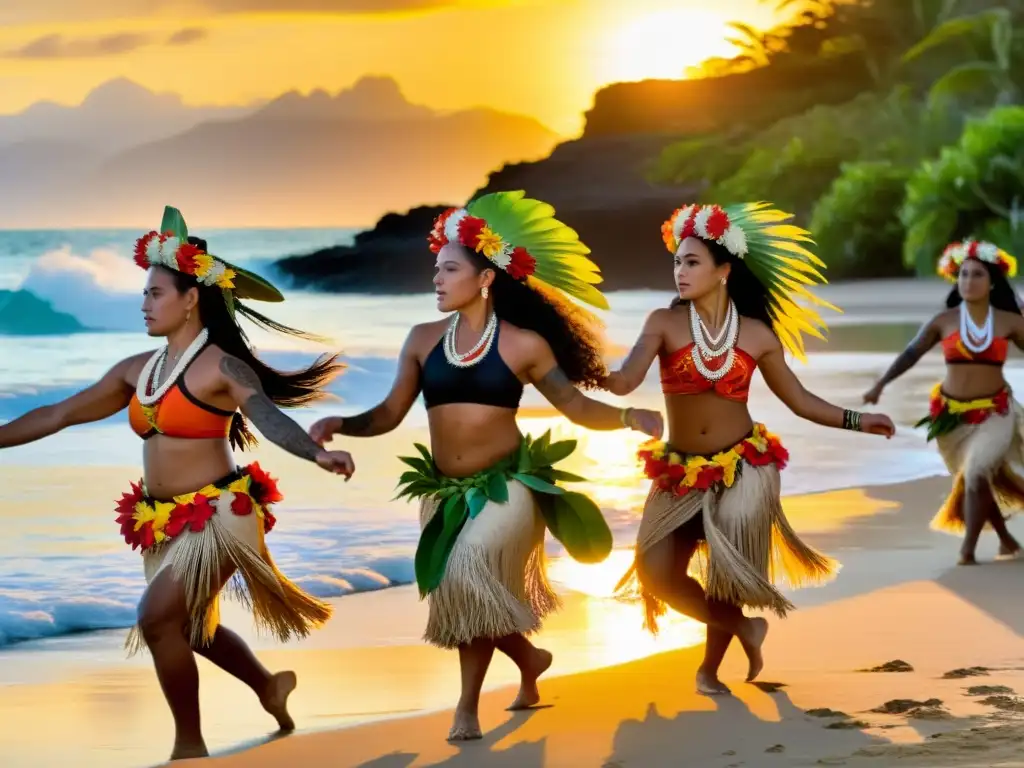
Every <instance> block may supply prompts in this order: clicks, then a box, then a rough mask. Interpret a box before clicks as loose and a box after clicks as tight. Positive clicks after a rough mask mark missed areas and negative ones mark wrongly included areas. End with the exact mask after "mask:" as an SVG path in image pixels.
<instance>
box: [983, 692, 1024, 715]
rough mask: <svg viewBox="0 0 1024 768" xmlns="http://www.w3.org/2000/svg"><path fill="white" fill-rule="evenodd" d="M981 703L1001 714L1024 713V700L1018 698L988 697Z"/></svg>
mask: <svg viewBox="0 0 1024 768" xmlns="http://www.w3.org/2000/svg"><path fill="white" fill-rule="evenodd" d="M981 703H982V704H985V705H987V706H989V707H995V708H996V709H1000V710H1002V711H1003V712H1024V699H1022V698H1020V697H1019V696H989V697H988V698H986V699H982V700H981Z"/></svg>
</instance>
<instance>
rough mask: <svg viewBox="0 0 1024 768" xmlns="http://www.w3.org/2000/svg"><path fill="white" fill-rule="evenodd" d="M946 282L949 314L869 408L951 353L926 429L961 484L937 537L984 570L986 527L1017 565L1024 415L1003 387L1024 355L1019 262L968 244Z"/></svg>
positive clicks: (907, 353) (926, 331)
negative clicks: (955, 544)
mask: <svg viewBox="0 0 1024 768" xmlns="http://www.w3.org/2000/svg"><path fill="white" fill-rule="evenodd" d="M938 272H939V274H940V275H941V276H943V277H945V278H946V279H947V280H949V281H950V282H953V283H955V285H954V286H953V289H952V290H951V291H950V293H949V295H948V296H947V297H946V309H945V310H944V311H942V312H940V313H939V314H937V315H935V317H933V318H932V319H931V320H929V321H928V322H927V323H925V324H924V325H923V326H922V327H921V330H920V331H919V332H918V334H917V336H915V337H914V339H913V340H912V341H911V342H910V344H909V345H908V346H907V348H906V349H905V350H904V351H903V352H902V353H901V354H900V355H899V357H897V358H896V360H895V361H894V362H893V364H892V365H891V366H890V367H889V370H888V371H886V372H885V375H883V376H882V378H881V379H879V380H878V382H877V383H876V384H875V385H874V386H873V387H872V388H871V389H870V390H869V391H868V392H867V393H866V394H865V395H864V402H867V403H877V402H878V399H879V397H881V395H882V390H883V389H884V388H885V386H886V385H887V384H889V382H891V381H894V380H895V379H897V378H898V377H899V376H901V375H903V374H904V373H906V372H907V371H909V370H910V369H911V368H913V367H914V365H915V364H916V363H917V361H918V360H920V359H921V358H922V357H923V356H924V354H925V353H926V352H928V350H930V349H931V348H932V347H934V346H936V345H937V344H940V343H941V344H942V354H943V357H944V358H945V361H946V376H945V378H944V379H943V381H942V382H941V383H939V384H936V385H935V387H934V389H933V390H932V393H931V398H930V402H929V408H928V415H927V416H925V417H924V418H923V419H921V421H919V422H918V424H917V426H919V427H924V426H927V429H928V433H927V439H928V440H929V441H931V440H935V443H936V445H937V446H938V448H939V453H940V454H941V455H942V460H943V462H944V463H945V465H946V468H947V469H948V470H949V473H950V474H951V475H952V476H953V489H952V492H951V493H950V494H949V496H948V497H947V498H946V501H945V503H944V504H943V505H942V508H941V509H940V510H939V512H938V514H936V516H935V517H934V518H933V520H932V524H931V527H932V528H933V529H935V530H938V531H944V532H946V533H951V534H954V535H961V534H962V535H963V537H964V538H963V543H962V544H961V547H960V559H959V564H960V565H977V562H978V561H977V559H976V555H975V551H976V549H977V546H978V539H979V538H980V536H981V532H982V530H983V529H984V528H985V526H991V527H992V530H994V531H995V532H996V535H997V536H998V537H999V557H1001V558H1002V557H1017V556H1018V555H1019V554H1020V552H1021V546H1020V544H1019V543H1017V540H1016V539H1015V538H1014V537H1013V535H1012V534H1011V533H1010V531H1009V530H1008V529H1007V527H1006V518H1007V517H1009V516H1010V515H1011V514H1012V513H1013V512H1015V511H1019V510H1020V509H1021V507H1022V506H1024V433H1022V424H1024V411H1022V409H1021V406H1020V405H1019V404H1018V403H1017V401H1016V400H1014V398H1013V393H1012V392H1011V391H1010V386H1009V385H1008V384H1007V383H1006V379H1005V378H1004V377H1003V363H1005V362H1006V355H1007V353H1008V351H1009V346H1010V342H1013V344H1014V345H1015V346H1017V347H1018V348H1024V317H1022V316H1021V311H1020V308H1019V306H1018V304H1017V297H1016V295H1015V293H1014V291H1013V288H1012V287H1011V286H1010V283H1009V281H1008V279H1007V278H1009V277H1013V276H1014V275H1016V273H1017V261H1016V259H1014V257H1013V256H1011V255H1010V254H1008V253H1007V252H1006V251H1004V250H1002V249H1001V248H999V247H998V246H996V245H994V244H992V243H987V242H983V241H977V240H965V241H963V242H957V243H952V244H950V245H949V246H947V247H946V250H945V252H944V253H943V254H942V257H941V258H940V260H939V264H938Z"/></svg>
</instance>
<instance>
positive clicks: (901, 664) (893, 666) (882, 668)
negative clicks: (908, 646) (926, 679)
mask: <svg viewBox="0 0 1024 768" xmlns="http://www.w3.org/2000/svg"><path fill="white" fill-rule="evenodd" d="M857 671H858V672H913V671H914V668H913V667H912V666H910V664H908V663H907V662H905V661H903V659H895V660H893V661H887V662H885V664H881V665H879V666H877V667H871V668H870V669H858V670H857Z"/></svg>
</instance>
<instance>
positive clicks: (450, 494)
mask: <svg viewBox="0 0 1024 768" xmlns="http://www.w3.org/2000/svg"><path fill="white" fill-rule="evenodd" d="M416 449H417V451H418V452H419V456H414V457H410V456H401V457H399V458H400V459H401V461H402V462H404V463H405V464H406V465H407V466H408V467H409V469H408V470H407V471H406V472H405V473H403V474H402V476H401V478H400V479H399V482H398V488H399V493H398V498H409V499H430V500H432V501H435V502H436V503H437V505H438V507H439V508H438V510H437V511H436V513H434V514H433V515H432V517H431V518H430V519H429V521H427V522H426V524H425V525H424V527H423V531H422V533H421V534H420V540H419V545H418V546H417V548H416V560H415V570H416V584H417V586H418V587H419V591H420V595H421V596H426V595H429V594H431V593H432V592H434V591H435V590H437V588H438V586H439V585H440V584H441V582H442V580H443V579H444V577H445V572H446V570H447V567H448V560H449V557H450V555H451V552H452V548H453V547H454V546H455V544H456V541H457V540H458V538H459V534H460V533H461V532H462V530H463V528H464V527H465V525H466V523H467V521H469V520H472V519H475V518H476V517H477V516H478V515H480V514H481V512H482V511H483V510H484V507H485V506H486V505H487V503H488V502H493V503H494V504H497V505H503V504H507V503H508V502H509V481H510V480H516V481H518V482H520V483H522V484H523V485H524V486H526V487H527V488H528V489H530V491H531V492H532V495H533V499H534V501H535V503H536V504H537V507H538V508H539V510H540V512H541V515H542V516H543V518H544V524H545V525H546V527H547V529H548V530H549V531H551V534H552V535H553V536H554V537H555V538H556V539H557V540H558V541H559V542H561V544H562V545H563V546H564V547H565V549H566V552H567V553H568V554H569V556H570V557H572V558H573V559H574V560H577V561H578V562H581V563H599V562H601V561H603V560H604V559H605V558H606V557H607V556H608V554H609V553H610V552H611V550H612V533H611V530H610V529H609V528H608V524H607V522H605V519H604V516H603V515H602V514H601V510H600V508H599V507H598V506H597V504H595V503H594V501H593V500H592V499H590V498H589V497H588V496H586V495H584V494H582V493H578V492H575V491H567V490H566V489H565V488H563V487H562V486H561V483H571V482H583V481H585V478H582V477H580V476H578V475H574V474H572V473H570V472H565V471H562V470H560V469H555V468H554V465H555V464H557V463H558V462H560V461H562V460H564V459H566V458H567V457H568V456H570V455H571V454H572V452H573V451H574V450H575V449H576V441H575V440H563V441H559V442H554V443H553V442H551V434H550V432H545V433H544V434H543V435H542V436H541V437H540V438H538V439H536V440H534V439H533V438H531V437H530V436H526V437H524V438H523V441H522V443H521V444H520V446H519V449H518V450H517V451H516V452H514V453H513V454H512V455H510V456H508V457H506V458H505V459H503V460H501V461H499V462H498V463H496V464H494V465H493V466H491V467H489V468H487V469H485V470H482V471H481V472H477V473H476V474H475V475H471V476H470V477H463V478H453V477H447V476H446V475H443V474H441V472H439V471H438V469H437V467H436V465H435V464H434V460H433V457H432V456H431V454H430V452H429V451H428V450H427V449H426V448H425V447H424V446H422V445H420V444H418V443H417V444H416ZM488 514H501V513H500V511H499V510H496V509H494V508H493V507H492V508H491V509H490V510H488Z"/></svg>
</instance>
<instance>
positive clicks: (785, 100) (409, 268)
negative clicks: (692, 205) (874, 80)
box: [277, 56, 868, 293]
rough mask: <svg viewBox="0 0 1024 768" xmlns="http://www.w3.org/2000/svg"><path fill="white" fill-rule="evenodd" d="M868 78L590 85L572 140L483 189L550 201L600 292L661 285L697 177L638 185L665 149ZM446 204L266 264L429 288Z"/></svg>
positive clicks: (774, 115)
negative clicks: (667, 225)
mask: <svg viewBox="0 0 1024 768" xmlns="http://www.w3.org/2000/svg"><path fill="white" fill-rule="evenodd" d="M867 80H868V73H867V71H866V69H865V68H864V66H863V62H862V60H861V59H860V57H859V56H851V57H838V58H835V59H831V60H825V61H819V62H816V63H813V64H810V65H808V66H806V67H801V68H799V69H790V70H788V71H783V72H779V71H769V70H768V69H763V70H755V71H753V72H749V73H744V74H736V75H728V76H724V77H716V78H707V79H703V80H671V81H667V80H659V81H646V82H642V83H620V84H616V85H612V86H609V87H607V88H604V89H603V90H601V91H599V92H598V93H597V94H596V95H595V98H594V104H593V107H592V109H591V110H590V111H588V113H587V116H586V117H587V122H586V129H585V131H584V133H583V136H582V137H581V138H579V139H576V140H574V141H568V142H565V143H562V144H560V145H558V146H557V147H556V148H555V149H554V150H553V151H552V153H551V155H550V156H549V157H547V158H546V159H544V160H540V161H537V162H526V163H517V164H513V165H506V166H504V167H503V168H501V169H500V170H498V171H495V172H494V173H492V174H491V175H490V177H489V179H488V182H487V184H486V186H485V187H483V188H482V189H480V190H478V191H477V192H476V193H475V194H474V197H476V196H479V195H481V194H485V193H487V192H494V191H500V190H510V189H523V190H526V193H527V194H528V195H529V196H531V197H536V198H539V199H541V200H544V201H546V202H548V203H551V204H552V205H553V206H554V207H555V209H556V211H557V215H558V217H559V218H560V219H562V220H563V221H565V222H566V223H567V224H569V225H570V226H572V227H573V228H574V229H576V230H577V231H578V232H579V234H580V237H581V238H582V239H583V241H584V242H586V243H587V244H588V245H589V246H590V248H591V249H592V251H593V256H594V258H595V260H596V261H597V263H598V264H599V265H600V266H601V269H602V273H603V274H604V278H605V283H604V286H603V288H604V289H605V290H622V289H636V288H648V287H652V286H655V285H664V284H665V283H666V282H667V281H668V280H670V279H671V278H670V269H671V268H670V262H669V261H668V259H667V256H666V253H665V249H664V246H663V245H662V243H661V234H660V227H661V223H662V221H664V220H665V218H667V217H668V215H669V214H670V213H671V212H672V211H673V210H674V209H675V208H677V207H679V206H680V205H683V204H685V203H687V202H691V201H693V200H694V199H695V198H697V197H698V196H699V195H700V193H701V190H702V189H703V188H704V186H705V185H706V183H707V180H706V179H701V178H693V179H687V180H685V182H684V183H681V184H678V185H671V186H664V185H654V184H652V183H651V182H649V181H648V180H647V176H648V171H649V170H650V167H651V164H652V163H653V162H654V161H655V160H656V159H657V158H658V156H659V154H660V153H661V151H662V149H664V148H665V147H666V146H667V145H668V144H670V143H672V142H674V141H677V140H679V139H680V138H681V137H685V136H696V135H701V134H707V133H709V132H719V131H730V132H731V131H742V130H744V129H745V127H747V126H753V125H764V124H766V123H768V122H773V121H774V120H777V119H778V118H780V117H782V116H784V115H787V114H794V113H797V112H800V111H803V110H804V109H807V108H808V107H809V106H811V105H813V104H816V103H837V102H841V101H845V100H847V99H848V98H850V97H851V96H852V95H853V94H854V93H856V92H857V91H859V90H860V89H862V88H863V87H864V86H865V85H866V84H867ZM464 203H465V201H463V200H453V201H449V202H447V204H446V205H441V204H438V205H436V206H424V207H419V208H414V209H412V210H410V211H409V212H407V213H405V214H401V215H396V214H388V215H387V216H385V217H383V218H382V219H381V220H380V221H379V222H378V224H377V225H376V227H374V229H373V230H370V231H368V232H364V233H362V234H361V235H359V237H358V238H357V239H356V242H355V243H354V244H353V245H352V246H339V247H335V248H328V249H326V250H323V251H319V252H317V253H313V254H309V255H305V256H293V257H289V258H286V259H282V260H281V261H279V262H277V266H278V268H279V269H280V270H281V271H282V272H283V273H284V274H285V275H287V276H289V277H290V278H291V279H292V280H293V281H294V284H295V286H296V287H304V288H316V289H319V290H327V291H337V292H360V293H363V292H374V293H406V292H418V291H426V290H429V289H430V280H431V275H432V273H433V259H432V258H431V255H430V253H429V252H428V251H427V246H426V235H427V233H428V232H429V231H430V225H431V222H432V220H433V217H434V216H436V215H437V214H438V213H439V212H440V211H441V210H443V209H444V208H445V207H448V206H454V205H462V204H464Z"/></svg>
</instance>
